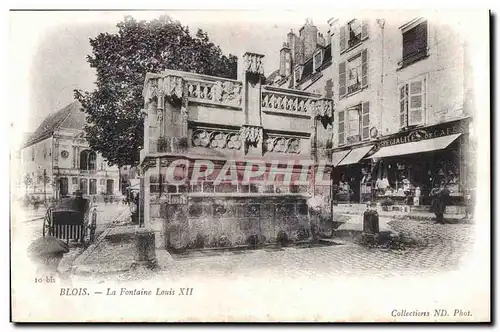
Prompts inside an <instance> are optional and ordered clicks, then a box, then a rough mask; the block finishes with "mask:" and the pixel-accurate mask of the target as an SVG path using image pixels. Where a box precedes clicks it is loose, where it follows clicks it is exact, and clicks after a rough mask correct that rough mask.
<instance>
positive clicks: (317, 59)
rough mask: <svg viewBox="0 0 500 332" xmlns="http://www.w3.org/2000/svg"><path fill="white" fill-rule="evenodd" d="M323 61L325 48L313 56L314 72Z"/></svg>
mask: <svg viewBox="0 0 500 332" xmlns="http://www.w3.org/2000/svg"><path fill="white" fill-rule="evenodd" d="M322 62H323V50H319V51H318V52H317V53H316V54H315V55H314V57H313V72H315V71H317V70H318V68H319V67H321V64H322Z"/></svg>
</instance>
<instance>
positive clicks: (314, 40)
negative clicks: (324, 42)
mask: <svg viewBox="0 0 500 332" xmlns="http://www.w3.org/2000/svg"><path fill="white" fill-rule="evenodd" d="M300 32H301V39H302V40H303V42H304V53H303V54H304V58H303V60H304V61H306V60H307V59H309V58H311V57H312V55H313V53H314V51H315V50H316V47H317V45H318V28H317V27H316V26H315V25H314V24H313V23H312V20H310V19H306V24H304V26H303V27H302V29H300Z"/></svg>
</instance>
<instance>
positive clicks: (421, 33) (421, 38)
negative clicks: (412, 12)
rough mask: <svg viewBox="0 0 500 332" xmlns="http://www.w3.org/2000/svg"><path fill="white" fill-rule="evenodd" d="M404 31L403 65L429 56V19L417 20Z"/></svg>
mask: <svg viewBox="0 0 500 332" xmlns="http://www.w3.org/2000/svg"><path fill="white" fill-rule="evenodd" d="M402 33H403V60H402V62H401V66H402V67H406V66H409V65H411V64H412V63H414V62H416V61H418V60H421V59H423V58H425V57H427V34H428V32H427V21H423V22H422V20H417V21H415V22H414V23H412V24H411V25H409V26H407V27H405V28H404V29H403V31H402Z"/></svg>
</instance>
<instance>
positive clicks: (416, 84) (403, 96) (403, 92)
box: [399, 79, 426, 127]
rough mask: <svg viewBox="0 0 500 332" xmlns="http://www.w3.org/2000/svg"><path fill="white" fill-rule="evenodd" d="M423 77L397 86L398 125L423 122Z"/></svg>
mask: <svg viewBox="0 0 500 332" xmlns="http://www.w3.org/2000/svg"><path fill="white" fill-rule="evenodd" d="M425 97H426V94H425V79H418V80H413V81H410V82H408V83H406V84H404V85H403V86H401V87H400V88H399V114H400V119H399V122H400V126H401V127H406V126H413V125H419V124H423V123H424V122H425Z"/></svg>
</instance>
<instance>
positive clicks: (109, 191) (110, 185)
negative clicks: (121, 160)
mask: <svg viewBox="0 0 500 332" xmlns="http://www.w3.org/2000/svg"><path fill="white" fill-rule="evenodd" d="M113 191H114V181H113V180H106V194H108V195H113Z"/></svg>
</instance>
